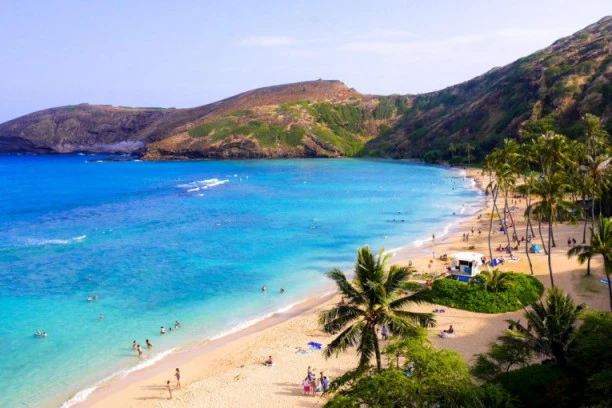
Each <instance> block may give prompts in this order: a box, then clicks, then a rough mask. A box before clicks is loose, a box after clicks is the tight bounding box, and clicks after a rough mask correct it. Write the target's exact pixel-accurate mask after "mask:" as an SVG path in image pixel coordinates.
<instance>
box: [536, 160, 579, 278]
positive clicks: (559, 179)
mask: <svg viewBox="0 0 612 408" xmlns="http://www.w3.org/2000/svg"><path fill="white" fill-rule="evenodd" d="M570 189H571V186H569V185H568V184H567V182H566V179H565V175H564V174H563V172H560V171H557V172H555V173H552V174H550V175H544V176H542V177H540V178H539V179H537V180H536V181H535V183H534V185H533V194H534V195H536V196H539V197H540V201H539V202H537V203H535V205H534V208H533V213H534V214H536V215H537V216H538V217H539V219H540V220H546V221H548V245H547V247H548V270H549V272H550V285H551V286H553V287H554V286H555V281H554V278H553V270H552V260H551V249H552V247H554V246H555V241H554V238H553V225H556V224H557V222H558V221H559V217H561V218H562V219H570V220H572V219H574V216H573V214H572V212H571V210H572V206H571V204H570V203H569V202H568V201H566V199H565V195H566V193H567V192H568V191H569V190H570Z"/></svg>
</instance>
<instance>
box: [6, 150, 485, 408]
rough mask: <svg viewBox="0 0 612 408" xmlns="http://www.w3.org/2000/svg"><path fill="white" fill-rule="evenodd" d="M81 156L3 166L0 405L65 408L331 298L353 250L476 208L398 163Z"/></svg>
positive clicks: (457, 183) (460, 193)
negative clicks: (337, 272) (297, 307)
mask: <svg viewBox="0 0 612 408" xmlns="http://www.w3.org/2000/svg"><path fill="white" fill-rule="evenodd" d="M92 159H95V157H91V156H78V155H75V156H53V157H29V156H0V180H2V189H1V190H0V191H1V194H0V315H1V316H2V319H1V322H2V323H1V324H0V355H2V358H1V359H0V372H3V373H5V375H7V376H8V377H9V379H7V380H5V381H2V382H0V406H3V407H4V406H7V407H8V406H10V407H20V406H23V407H28V406H31V407H53V406H60V405H63V406H70V405H71V404H72V403H73V402H74V401H77V400H82V399H83V398H85V397H86V395H87V393H88V392H89V391H91V390H92V389H93V388H94V387H95V386H96V384H98V383H99V382H100V381H102V380H104V379H106V378H109V377H112V376H116V375H122V374H125V373H127V372H129V371H133V370H137V369H139V368H141V367H143V366H145V365H148V364H152V363H153V362H155V361H157V360H158V359H159V358H160V357H161V356H162V355H164V354H166V353H169V352H171V351H172V350H173V349H176V348H178V347H184V346H188V345H193V344H198V343H201V342H203V341H206V340H207V339H212V338H218V337H220V336H223V335H224V334H227V333H229V332H232V331H235V330H237V329H239V328H240V327H244V326H246V325H249V324H252V323H253V322H255V321H257V320H260V319H262V318H263V317H265V316H266V315H269V314H270V313H273V312H275V311H278V310H281V309H283V308H287V307H289V306H290V305H292V304H295V303H296V302H299V301H302V300H304V299H306V298H307V297H310V296H313V295H314V294H320V293H322V292H324V291H326V290H331V289H332V287H331V285H330V282H329V281H328V280H327V279H326V278H325V277H324V273H325V272H326V271H327V270H329V269H330V268H332V267H340V268H344V269H351V268H352V263H353V261H354V259H355V254H356V250H357V248H359V247H361V246H363V245H366V244H369V245H370V246H371V247H372V249H373V250H374V251H376V252H377V251H378V250H379V249H380V248H382V247H385V248H387V249H388V250H390V249H395V248H399V247H406V246H408V247H410V246H415V245H418V244H419V243H420V242H422V240H426V239H428V238H430V237H431V234H432V233H435V234H436V235H438V236H440V235H442V234H443V233H444V232H446V231H448V228H449V225H451V224H452V223H455V222H457V221H459V218H460V217H461V216H466V215H468V214H469V213H471V212H473V211H475V208H476V206H477V205H479V203H480V201H481V198H480V193H479V192H478V191H477V190H476V189H474V188H473V186H472V185H471V184H470V181H468V180H465V179H464V178H463V175H462V174H461V173H460V172H459V171H451V170H448V169H443V168H440V167H432V166H425V165H419V164H413V163H405V162H396V161H382V160H353V159H344V160H314V159H313V160H282V161H280V160H279V161H223V162H215V161H201V162H167V163H155V162H139V161H127V162H87V161H88V160H92ZM453 213H455V214H456V215H453ZM262 285H266V286H267V287H268V292H267V293H265V294H263V293H262V292H261V289H260V288H261V286H262ZM281 287H282V288H284V289H285V291H286V293H285V294H284V295H281V294H280V293H279V289H280V288H281ZM93 294H97V295H98V297H99V300H98V301H95V302H91V303H88V302H87V297H88V296H92V295H93ZM99 314H103V315H104V319H102V320H100V319H98V315H99ZM177 319H178V320H180V321H181V323H182V327H181V328H180V329H179V330H177V331H174V332H172V333H168V334H166V335H165V336H163V337H162V336H160V335H159V328H160V326H162V325H163V326H166V328H167V327H169V326H171V325H173V323H174V321H175V320H177ZM36 330H40V331H46V332H48V337H47V338H37V337H35V336H33V333H34V332H35V331H36ZM147 338H148V339H150V340H151V341H152V343H153V344H154V347H153V349H152V351H148V350H147V349H146V346H144V344H145V339H147ZM133 340H137V342H138V343H139V344H141V345H143V346H144V349H145V355H144V359H143V360H139V359H138V358H137V357H136V356H135V353H134V352H133V350H132V348H131V344H132V341H133Z"/></svg>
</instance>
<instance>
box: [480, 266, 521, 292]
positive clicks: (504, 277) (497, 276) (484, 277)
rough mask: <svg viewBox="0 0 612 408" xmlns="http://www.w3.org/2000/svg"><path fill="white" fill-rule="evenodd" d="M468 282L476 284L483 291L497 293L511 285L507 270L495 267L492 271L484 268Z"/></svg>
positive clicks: (510, 276)
mask: <svg viewBox="0 0 612 408" xmlns="http://www.w3.org/2000/svg"><path fill="white" fill-rule="evenodd" d="M470 284H471V285H473V286H477V287H479V288H481V289H483V290H485V291H487V290H489V291H491V292H494V293H497V292H499V291H500V290H505V289H508V287H509V286H512V284H513V283H512V275H511V274H510V273H509V272H501V271H500V270H499V269H495V270H493V271H492V272H491V271H489V270H485V271H482V272H480V273H479V274H478V275H476V276H475V277H474V279H472V280H471V281H470Z"/></svg>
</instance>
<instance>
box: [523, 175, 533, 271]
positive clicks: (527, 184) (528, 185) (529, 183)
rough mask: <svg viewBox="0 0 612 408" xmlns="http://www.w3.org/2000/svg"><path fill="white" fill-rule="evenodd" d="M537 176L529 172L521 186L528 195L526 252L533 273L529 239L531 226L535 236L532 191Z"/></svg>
mask: <svg viewBox="0 0 612 408" xmlns="http://www.w3.org/2000/svg"><path fill="white" fill-rule="evenodd" d="M535 180H536V176H535V173H534V172H528V173H526V174H525V175H524V176H523V185H522V186H521V189H522V191H523V192H524V193H525V194H526V195H527V199H526V200H527V203H526V206H527V208H526V209H525V219H526V221H527V222H526V223H525V254H526V255H527V261H529V270H530V271H531V274H532V275H533V263H532V262H531V255H530V254H529V243H530V242H531V240H530V239H529V232H530V231H529V228H530V227H531V235H532V236H533V227H532V225H531V213H532V210H533V206H532V205H531V198H532V195H531V191H532V189H533V184H534V183H535Z"/></svg>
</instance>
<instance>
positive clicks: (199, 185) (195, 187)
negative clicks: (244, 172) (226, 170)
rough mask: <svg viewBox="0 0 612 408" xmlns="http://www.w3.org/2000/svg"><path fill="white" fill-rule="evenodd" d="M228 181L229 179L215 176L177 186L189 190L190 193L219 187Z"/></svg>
mask: <svg viewBox="0 0 612 408" xmlns="http://www.w3.org/2000/svg"><path fill="white" fill-rule="evenodd" d="M228 182H229V180H219V179H216V178H213V179H207V180H198V181H194V182H191V183H185V184H179V185H178V186H177V187H178V188H182V189H185V190H187V192H188V193H195V192H197V191H200V190H206V189H209V188H213V187H217V186H220V185H222V184H225V183H228Z"/></svg>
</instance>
